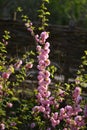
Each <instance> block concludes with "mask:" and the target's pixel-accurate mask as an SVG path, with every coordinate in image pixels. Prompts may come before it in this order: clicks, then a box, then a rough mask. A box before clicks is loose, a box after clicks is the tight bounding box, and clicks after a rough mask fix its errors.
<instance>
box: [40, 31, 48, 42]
mask: <svg viewBox="0 0 87 130" xmlns="http://www.w3.org/2000/svg"><path fill="white" fill-rule="evenodd" d="M48 37H49V35H48V32H45V31H44V32H42V33H41V35H40V38H41V40H42V44H44V43H45V41H46V39H47V38H48Z"/></svg>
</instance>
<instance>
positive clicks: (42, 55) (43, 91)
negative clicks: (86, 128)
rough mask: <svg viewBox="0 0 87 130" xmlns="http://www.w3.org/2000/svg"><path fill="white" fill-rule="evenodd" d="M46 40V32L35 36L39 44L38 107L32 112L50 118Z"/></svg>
mask: <svg viewBox="0 0 87 130" xmlns="http://www.w3.org/2000/svg"><path fill="white" fill-rule="evenodd" d="M47 38H48V33H47V32H42V33H41V35H40V37H39V36H38V37H37V36H36V41H37V42H38V43H39V44H38V45H37V52H38V56H37V58H38V65H37V68H38V70H39V72H38V77H37V79H38V94H37V100H38V106H35V107H34V108H33V111H39V112H42V113H44V117H45V118H47V117H48V118H49V117H50V112H51V108H50V105H51V103H52V99H51V97H50V96H51V92H50V91H49V90H48V86H49V84H50V83H51V79H50V72H49V71H48V70H47V69H46V68H47V66H49V65H50V60H49V52H50V49H49V47H50V43H48V42H46V39H47Z"/></svg>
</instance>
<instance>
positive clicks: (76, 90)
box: [73, 87, 81, 99]
mask: <svg viewBox="0 0 87 130" xmlns="http://www.w3.org/2000/svg"><path fill="white" fill-rule="evenodd" d="M80 94H81V88H80V87H76V88H75V90H74V92H73V98H74V99H76V98H77V97H78V95H80Z"/></svg>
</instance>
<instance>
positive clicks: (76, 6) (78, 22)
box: [0, 0, 87, 27]
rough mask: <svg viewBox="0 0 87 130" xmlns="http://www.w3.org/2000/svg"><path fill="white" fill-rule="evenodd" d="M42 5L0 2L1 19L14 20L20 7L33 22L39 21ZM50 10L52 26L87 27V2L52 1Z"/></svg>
mask: <svg viewBox="0 0 87 130" xmlns="http://www.w3.org/2000/svg"><path fill="white" fill-rule="evenodd" d="M40 4H41V0H0V19H13V17H14V12H15V11H16V9H17V7H19V6H20V7H22V8H23V10H24V13H25V14H26V15H28V16H29V17H30V18H31V20H32V21H38V17H37V14H38V12H37V10H38V9H39V7H40ZM48 10H49V11H50V13H51V15H50V16H49V19H50V21H49V22H50V24H58V25H69V26H80V27H87V0H50V3H49V5H48ZM18 19H19V17H18Z"/></svg>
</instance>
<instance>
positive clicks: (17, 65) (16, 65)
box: [14, 60, 22, 69]
mask: <svg viewBox="0 0 87 130" xmlns="http://www.w3.org/2000/svg"><path fill="white" fill-rule="evenodd" d="M21 65H22V60H19V61H18V62H17V63H15V64H14V67H15V69H19V68H20V66H21Z"/></svg>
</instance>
